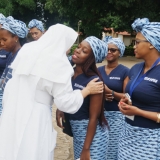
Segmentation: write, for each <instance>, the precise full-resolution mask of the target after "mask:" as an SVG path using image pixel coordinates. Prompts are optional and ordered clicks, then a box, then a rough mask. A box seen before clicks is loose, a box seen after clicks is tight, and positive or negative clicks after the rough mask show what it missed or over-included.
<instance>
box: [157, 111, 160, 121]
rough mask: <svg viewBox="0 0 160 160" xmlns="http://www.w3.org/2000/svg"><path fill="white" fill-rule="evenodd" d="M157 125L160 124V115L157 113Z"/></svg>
mask: <svg viewBox="0 0 160 160" xmlns="http://www.w3.org/2000/svg"><path fill="white" fill-rule="evenodd" d="M157 123H160V113H157Z"/></svg>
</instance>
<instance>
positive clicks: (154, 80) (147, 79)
mask: <svg viewBox="0 0 160 160" xmlns="http://www.w3.org/2000/svg"><path fill="white" fill-rule="evenodd" d="M144 80H145V81H150V82H154V83H157V82H158V80H157V79H154V78H149V77H145V78H144Z"/></svg>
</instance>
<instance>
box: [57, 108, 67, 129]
mask: <svg viewBox="0 0 160 160" xmlns="http://www.w3.org/2000/svg"><path fill="white" fill-rule="evenodd" d="M61 119H62V121H63V122H65V117H64V113H63V112H62V111H60V110H58V109H57V110H56V121H57V126H58V127H60V128H62V129H64V127H63V126H62V122H61Z"/></svg>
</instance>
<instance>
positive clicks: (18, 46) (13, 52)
mask: <svg viewBox="0 0 160 160" xmlns="http://www.w3.org/2000/svg"><path fill="white" fill-rule="evenodd" d="M20 48H21V45H20V44H19V43H18V42H17V45H16V46H15V48H14V49H13V51H12V54H13V55H14V54H15V53H16V52H17V51H18V50H19V49H20Z"/></svg>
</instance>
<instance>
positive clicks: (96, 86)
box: [86, 78, 104, 94]
mask: <svg viewBox="0 0 160 160" xmlns="http://www.w3.org/2000/svg"><path fill="white" fill-rule="evenodd" d="M98 80H99V78H94V79H93V80H91V81H90V82H89V83H88V84H87V86H86V88H87V89H88V90H89V92H90V94H98V93H102V92H103V90H104V86H103V82H97V81H98Z"/></svg>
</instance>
